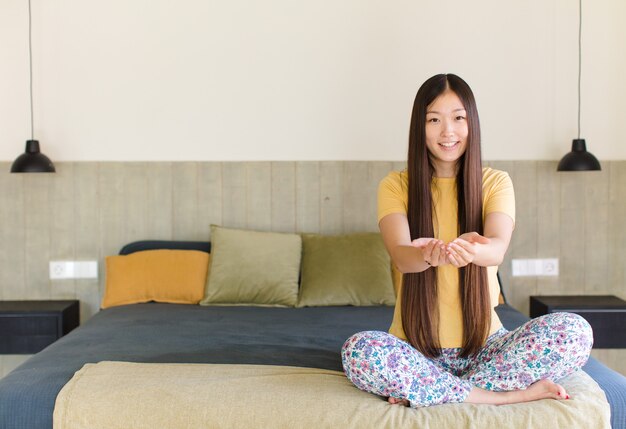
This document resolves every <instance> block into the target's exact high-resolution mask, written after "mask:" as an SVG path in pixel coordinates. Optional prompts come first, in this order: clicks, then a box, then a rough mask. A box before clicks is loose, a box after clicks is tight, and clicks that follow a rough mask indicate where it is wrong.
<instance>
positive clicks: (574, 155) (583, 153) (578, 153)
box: [557, 0, 600, 171]
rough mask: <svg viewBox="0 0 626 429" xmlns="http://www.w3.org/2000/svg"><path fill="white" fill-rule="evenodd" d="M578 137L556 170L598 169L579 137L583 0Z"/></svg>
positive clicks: (581, 19) (580, 4) (580, 3)
mask: <svg viewBox="0 0 626 429" xmlns="http://www.w3.org/2000/svg"><path fill="white" fill-rule="evenodd" d="M578 8H579V9H578V13H579V18H578V138H576V139H574V140H573V141H572V151H571V152H569V153H568V154H566V155H565V156H564V157H563V158H561V161H560V162H559V166H558V167H557V171H592V170H596V171H599V170H600V162H599V161H598V159H597V158H596V157H595V156H593V155H592V154H591V153H590V152H587V146H586V144H585V139H581V138H580V75H581V57H582V47H581V46H582V44H581V33H582V26H583V1H582V0H579V2H578Z"/></svg>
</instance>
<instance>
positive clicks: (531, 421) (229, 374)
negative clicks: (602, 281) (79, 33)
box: [54, 362, 610, 429]
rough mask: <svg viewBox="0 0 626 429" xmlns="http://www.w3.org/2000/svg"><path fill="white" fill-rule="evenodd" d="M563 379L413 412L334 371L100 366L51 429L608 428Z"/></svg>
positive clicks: (590, 387) (73, 391) (587, 396)
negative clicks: (553, 385)
mask: <svg viewBox="0 0 626 429" xmlns="http://www.w3.org/2000/svg"><path fill="white" fill-rule="evenodd" d="M561 382H562V384H563V385H564V387H565V388H566V389H567V391H568V393H569V394H570V395H571V396H572V399H570V400H565V401H556V400H551V399H546V400H541V401H535V402H531V403H524V404H514V405H504V406H492V405H472V404H447V405H439V406H433V407H429V408H422V409H417V410H416V409H412V408H407V407H403V406H398V405H393V406H392V405H389V404H388V403H387V402H386V401H385V400H383V399H382V398H380V397H377V396H374V395H371V394H368V393H365V392H361V391H359V390H358V389H357V388H355V387H354V386H353V385H352V384H351V383H350V382H349V381H348V380H347V379H346V377H345V376H344V375H343V374H342V373H341V372H337V371H328V370H322V369H314V368H297V367H285V366H264V365H213V364H147V363H127V362H100V363H98V364H87V365H85V366H84V367H83V368H82V369H81V370H79V371H78V372H77V373H76V374H75V375H74V377H73V378H72V379H71V380H70V381H69V382H68V383H67V384H66V385H65V387H64V388H63V389H62V390H61V392H60V393H59V396H58V397H57V400H56V406H55V409H54V427H55V428H56V429H79V428H81V429H87V428H89V429H97V428H106V429H115V428H137V429H140V428H149V429H154V428H359V429H360V428H394V429H395V428H422V429H424V428H433V429H435V428H437V429H438V428H481V429H482V428H520V429H522V428H523V429H528V428H541V429H547V428H585V429H594V428H610V423H609V421H610V418H609V413H610V409H609V404H608V403H607V401H606V397H605V396H604V393H603V392H602V390H601V389H600V388H599V386H598V385H597V384H596V382H595V381H594V380H593V379H592V378H591V377H589V376H588V375H587V374H586V373H584V372H582V371H579V372H578V373H576V374H574V375H571V376H569V377H567V378H566V379H564V380H562V381H561Z"/></svg>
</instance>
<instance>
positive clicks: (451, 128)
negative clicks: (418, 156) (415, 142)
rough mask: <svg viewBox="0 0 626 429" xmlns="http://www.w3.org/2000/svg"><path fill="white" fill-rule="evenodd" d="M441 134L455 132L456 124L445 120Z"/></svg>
mask: <svg viewBox="0 0 626 429" xmlns="http://www.w3.org/2000/svg"><path fill="white" fill-rule="evenodd" d="M441 134H442V135H444V136H448V135H452V134H454V125H453V124H452V122H451V121H447V120H444V121H443V127H442V128H441Z"/></svg>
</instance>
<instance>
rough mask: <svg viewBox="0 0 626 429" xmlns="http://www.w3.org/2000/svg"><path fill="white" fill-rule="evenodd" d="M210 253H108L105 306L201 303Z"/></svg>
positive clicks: (162, 251) (176, 251) (151, 251)
mask: <svg viewBox="0 0 626 429" xmlns="http://www.w3.org/2000/svg"><path fill="white" fill-rule="evenodd" d="M208 268H209V254H208V253H206V252H201V251H198V250H145V251H142V252H136V253H132V254H130V255H124V256H107V257H106V279H105V290H104V297H103V298H102V308H107V307H113V306H116V305H125V304H137V303H140V302H149V301H157V302H169V303H173V304H197V303H198V302H200V300H201V299H202V297H203V295H204V285H205V283H206V278H207V271H208Z"/></svg>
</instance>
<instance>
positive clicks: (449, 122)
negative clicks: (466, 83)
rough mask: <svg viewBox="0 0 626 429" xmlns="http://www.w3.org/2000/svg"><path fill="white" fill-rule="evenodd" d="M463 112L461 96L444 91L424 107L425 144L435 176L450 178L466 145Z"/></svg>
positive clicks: (467, 131)
mask: <svg viewBox="0 0 626 429" xmlns="http://www.w3.org/2000/svg"><path fill="white" fill-rule="evenodd" d="M468 133H469V130H468V126H467V113H466V111H465V107H464V106H463V103H462V102H461V99H460V98H459V97H458V96H457V95H456V94H455V93H454V92H453V91H451V90H450V89H447V90H445V91H444V92H443V93H442V94H441V95H440V96H439V97H437V98H435V100H434V101H433V102H432V103H431V104H430V105H429V106H428V107H427V108H426V147H427V148H428V152H429V154H430V158H431V161H432V163H433V165H434V167H435V175H436V176H437V177H454V176H455V175H456V163H457V161H458V160H459V158H461V156H462V155H463V154H464V153H465V149H466V148H467V135H468Z"/></svg>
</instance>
